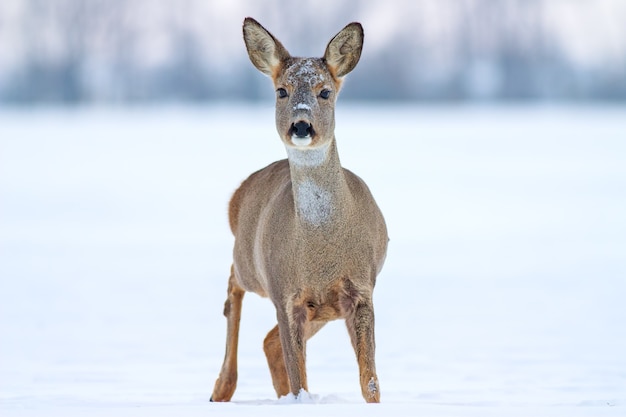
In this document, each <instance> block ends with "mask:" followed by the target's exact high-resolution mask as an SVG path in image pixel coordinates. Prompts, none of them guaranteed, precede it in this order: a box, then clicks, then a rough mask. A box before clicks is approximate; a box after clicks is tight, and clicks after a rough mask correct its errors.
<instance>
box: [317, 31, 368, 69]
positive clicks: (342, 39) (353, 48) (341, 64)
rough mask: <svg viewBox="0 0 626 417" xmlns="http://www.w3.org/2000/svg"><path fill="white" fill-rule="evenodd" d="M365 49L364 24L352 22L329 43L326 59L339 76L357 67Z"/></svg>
mask: <svg viewBox="0 0 626 417" xmlns="http://www.w3.org/2000/svg"><path fill="white" fill-rule="evenodd" d="M362 49H363V26H361V24H360V23H356V22H354V23H350V24H349V25H348V26H346V27H345V28H343V29H342V30H341V32H339V33H338V34H337V35H335V37H334V38H332V39H331V41H330V42H329V43H328V46H327V47H326V52H325V53H324V59H325V60H326V63H327V64H328V66H329V67H330V68H331V69H332V70H333V72H334V73H335V75H336V76H337V77H339V78H341V77H343V76H344V75H346V74H347V73H349V72H350V71H352V70H353V69H354V67H356V64H357V63H358V62H359V58H361V50H362Z"/></svg>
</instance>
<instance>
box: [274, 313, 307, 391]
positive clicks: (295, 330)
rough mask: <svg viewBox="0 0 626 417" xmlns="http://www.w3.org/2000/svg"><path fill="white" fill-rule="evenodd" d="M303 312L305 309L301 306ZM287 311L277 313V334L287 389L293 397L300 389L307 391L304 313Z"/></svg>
mask: <svg viewBox="0 0 626 417" xmlns="http://www.w3.org/2000/svg"><path fill="white" fill-rule="evenodd" d="M302 309H304V310H303V311H305V309H306V308H305V307H304V306H302ZM286 310H289V311H279V312H278V314H277V315H278V333H279V336H280V344H281V346H282V349H283V357H284V360H285V369H286V370H287V376H288V377H289V388H290V391H291V392H292V393H293V394H294V395H298V394H299V393H300V390H301V389H304V390H305V391H308V387H307V377H306V364H305V362H306V361H305V357H306V353H305V351H306V339H305V334H304V325H305V321H306V312H303V314H300V312H299V310H300V308H299V307H296V308H293V309H291V308H289V307H287V308H286Z"/></svg>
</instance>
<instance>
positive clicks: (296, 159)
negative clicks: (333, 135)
mask: <svg viewBox="0 0 626 417" xmlns="http://www.w3.org/2000/svg"><path fill="white" fill-rule="evenodd" d="M303 139H305V138H303ZM292 142H293V138H292ZM294 145H297V144H296V143H294ZM307 145H308V143H307ZM328 148H329V144H325V145H323V146H319V147H315V148H303V149H299V148H294V147H292V146H287V157H288V158H289V163H290V164H294V165H296V166H302V167H317V166H320V165H322V164H323V163H324V161H326V156H327V154H328Z"/></svg>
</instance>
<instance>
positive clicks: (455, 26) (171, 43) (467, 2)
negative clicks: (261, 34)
mask: <svg viewBox="0 0 626 417" xmlns="http://www.w3.org/2000/svg"><path fill="white" fill-rule="evenodd" d="M244 16H253V17H255V18H257V20H259V21H260V22H261V23H262V24H264V25H265V26H266V27H267V28H269V29H270V31H272V32H273V33H274V34H275V35H276V36H277V37H278V38H279V39H284V41H285V43H286V47H287V48H288V49H289V50H290V52H291V53H292V54H293V55H307V56H311V55H321V54H322V53H323V48H324V46H325V45H326V42H327V41H328V39H329V36H330V34H334V33H336V32H337V31H339V30H340V29H341V28H342V27H343V26H344V25H345V24H346V23H347V22H349V21H353V20H358V21H361V22H362V23H363V24H364V26H365V31H366V44H365V51H364V54H363V59H362V63H361V65H360V66H359V69H358V71H356V72H354V73H353V74H352V75H351V77H350V83H351V84H353V85H352V87H351V88H350V89H346V91H345V95H344V98H345V99H353V100H357V99H358V100H421V101H476V100H481V101H485V100H487V101H500V100H507V101H510V100H541V101H548V100H558V101H576V102H579V101H585V100H610V101H623V100H625V99H626V2H624V1H622V0H593V1H591V0H589V1H584V0H583V1H572V0H550V1H544V0H506V1H492V0H463V1H460V0H419V1H413V0H391V1H363V0H359V1H350V2H347V1H335V0H316V1H312V0H304V1H298V2H294V1H289V0H267V1H262V2H261V1H253V0H237V1H230V0H178V1H163V2H154V1H150V0H3V1H2V2H0V103H3V104H7V105H27V104H31V103H54V104H82V103H115V104H119V103H137V102H147V103H154V102H163V101H165V102H209V101H215V100H237V101H239V100H256V99H259V98H260V97H269V98H271V97H272V96H271V95H269V96H268V95H267V94H266V93H267V84H266V80H264V79H263V77H262V76H260V75H259V74H257V73H256V71H251V70H250V69H251V67H250V64H249V62H248V60H247V56H246V55H245V50H244V47H243V42H242V39H241V23H242V20H243V17H244Z"/></svg>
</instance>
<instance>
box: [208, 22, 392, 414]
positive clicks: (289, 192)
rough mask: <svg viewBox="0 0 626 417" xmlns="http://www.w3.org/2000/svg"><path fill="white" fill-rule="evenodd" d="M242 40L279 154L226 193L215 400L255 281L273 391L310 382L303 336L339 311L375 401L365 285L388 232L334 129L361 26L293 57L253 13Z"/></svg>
mask: <svg viewBox="0 0 626 417" xmlns="http://www.w3.org/2000/svg"><path fill="white" fill-rule="evenodd" d="M244 40H245V41H246V46H247V48H248V53H249V55H250V59H251V60H252V62H253V64H254V65H255V66H256V67H257V68H258V69H259V70H261V71H262V72H264V73H265V74H267V75H269V76H270V77H272V79H273V81H274V84H275V86H276V87H277V95H278V97H277V108H276V124H277V129H278V132H279V135H280V136H281V139H282V140H283V142H284V143H285V146H286V148H287V155H288V159H286V160H282V161H278V162H275V163H273V164H271V165H269V166H267V167H265V168H263V169H261V170H259V171H257V172H255V173H253V174H252V175H250V177H248V178H247V179H246V180H245V181H244V182H243V183H242V185H241V186H240V187H239V188H238V189H237V191H236V192H235V194H234V195H233V197H232V199H231V201H230V206H229V220H230V226H231V230H232V231H233V234H234V235H235V247H234V251H233V267H232V272H231V277H230V280H229V291H228V299H227V301H226V304H225V309H224V314H225V315H226V317H227V319H228V329H227V342H226V357H225V359H224V364H223V366H222V370H221V372H220V376H219V378H218V380H217V382H216V384H215V388H214V391H213V395H212V400H214V401H228V400H229V399H230V398H231V397H232V395H233V393H234V390H235V385H236V379H237V369H236V368H237V360H236V355H237V339H238V329H239V318H240V311H241V302H242V298H243V294H244V293H245V291H252V292H255V293H257V294H259V295H261V296H266V297H269V298H270V300H271V301H272V302H273V304H274V306H275V307H276V314H277V319H278V325H277V326H276V327H275V328H274V329H272V330H271V331H270V332H269V334H268V336H267V337H266V339H265V342H264V350H265V353H266V356H267V359H268V364H269V367H270V372H271V375H272V381H273V384H274V388H275V389H276V392H277V394H278V395H279V396H281V395H286V394H287V393H289V392H292V393H293V394H295V395H298V394H299V392H300V390H302V389H304V390H308V387H307V382H306V368H305V346H306V341H307V339H309V338H310V337H311V336H313V334H315V333H316V332H317V331H318V330H319V329H320V328H321V327H322V326H323V325H324V324H325V323H326V322H328V321H330V320H334V319H337V318H343V319H345V320H346V324H347V328H348V332H349V334H350V337H351V341H352V344H353V347H354V349H355V352H356V355H357V361H358V363H359V373H360V382H361V390H362V393H363V396H364V398H365V400H366V401H368V402H378V401H379V399H380V392H379V391H380V390H379V385H378V377H377V376H376V369H375V362H374V349H375V346H374V310H373V304H372V292H373V289H374V284H375V281H376V276H377V274H378V273H379V272H380V270H381V268H382V265H383V262H384V259H385V254H386V249H387V241H388V238H387V230H386V226H385V222H384V219H383V216H382V214H381V212H380V210H379V209H378V206H377V205H376V203H375V201H374V199H373V197H372V196H371V194H370V192H369V189H368V188H367V186H366V185H365V183H364V182H363V181H362V180H361V179H360V178H359V177H357V176H356V175H355V174H353V173H351V172H350V171H348V170H346V169H344V168H342V167H341V164H340V161H339V156H338V153H337V146H336V141H335V136H334V104H335V99H336V95H337V93H338V91H339V88H340V86H341V78H342V77H343V76H344V75H345V74H347V73H348V72H349V71H351V70H352V68H354V66H355V65H356V63H357V62H358V58H359V56H360V52H361V46H362V40H363V33H362V29H361V26H360V25H359V24H354V23H353V24H350V25H348V26H346V28H344V29H343V30H342V31H341V32H340V33H339V34H338V35H337V36H335V38H333V40H331V42H330V43H329V45H328V47H327V49H326V53H325V55H324V58H293V57H291V56H290V55H289V53H288V52H287V51H286V50H285V49H284V47H283V46H282V45H281V44H280V42H278V40H276V39H275V38H274V37H273V36H272V35H271V34H270V33H269V32H268V31H267V30H265V29H264V28H263V27H262V26H261V25H260V24H259V23H258V22H256V21H255V20H253V19H251V18H247V19H246V20H245V22H244Z"/></svg>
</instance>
